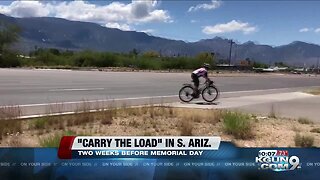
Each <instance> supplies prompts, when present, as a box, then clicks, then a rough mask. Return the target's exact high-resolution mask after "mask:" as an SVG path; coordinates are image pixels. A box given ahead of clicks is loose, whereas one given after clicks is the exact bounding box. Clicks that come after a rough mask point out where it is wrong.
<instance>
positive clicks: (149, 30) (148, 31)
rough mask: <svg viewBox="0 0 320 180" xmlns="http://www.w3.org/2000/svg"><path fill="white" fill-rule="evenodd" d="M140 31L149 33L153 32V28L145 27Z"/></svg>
mask: <svg viewBox="0 0 320 180" xmlns="http://www.w3.org/2000/svg"><path fill="white" fill-rule="evenodd" d="M140 32H144V33H147V34H151V33H154V32H155V30H154V29H145V30H141V31H140Z"/></svg>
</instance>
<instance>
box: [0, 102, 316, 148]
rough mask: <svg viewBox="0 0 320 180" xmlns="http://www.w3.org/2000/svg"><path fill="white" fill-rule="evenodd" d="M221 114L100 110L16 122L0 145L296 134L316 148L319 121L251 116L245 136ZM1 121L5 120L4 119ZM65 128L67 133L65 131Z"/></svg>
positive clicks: (264, 142) (291, 137) (261, 139)
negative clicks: (78, 138) (77, 138)
mask: <svg viewBox="0 0 320 180" xmlns="http://www.w3.org/2000/svg"><path fill="white" fill-rule="evenodd" d="M222 114H223V113H222V112H221V111H217V110H201V109H181V108H167V107H144V108H141V107H140V108H133V109H120V110H113V111H101V112H98V113H85V114H78V115H68V116H57V117H45V118H40V119H39V118H38V119H27V120H16V121H19V124H20V126H21V127H19V128H17V129H19V130H15V131H12V132H10V133H5V131H4V130H3V132H2V138H1V141H0V146H1V147H46V145H43V143H41V142H43V141H44V140H47V139H49V138H51V137H53V136H56V135H60V136H62V135H66V134H69V135H70V134H71V135H95V136H180V135H184V136H191V135H193V136H220V137H221V138H222V141H231V142H233V143H234V144H235V145H237V146H239V147H296V145H295V135H296V134H297V133H299V134H301V135H307V136H310V137H313V138H314V143H313V146H315V147H320V124H317V123H313V122H310V121H308V120H306V122H301V121H300V122H299V121H298V120H293V119H284V118H269V117H259V116H258V117H256V116H254V115H250V121H252V123H251V124H252V128H251V131H252V134H253V136H252V137H251V138H249V139H237V138H235V137H234V136H233V135H231V134H228V133H226V131H225V128H224V123H223V121H224V119H223V115H222ZM2 121H3V120H2ZM66 132H68V133H66Z"/></svg>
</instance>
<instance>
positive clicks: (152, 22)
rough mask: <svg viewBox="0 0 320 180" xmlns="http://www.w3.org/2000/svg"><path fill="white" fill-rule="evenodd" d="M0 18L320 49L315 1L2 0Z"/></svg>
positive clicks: (319, 20) (319, 16)
mask: <svg viewBox="0 0 320 180" xmlns="http://www.w3.org/2000/svg"><path fill="white" fill-rule="evenodd" d="M0 13H2V14H6V15H9V16H13V17H48V16H49V17H59V18H65V19H69V20H76V21H87V22H94V23H97V24H100V25H101V26H105V27H111V28H119V29H121V30H125V31H140V32H146V33H148V34H150V35H154V36H160V37H164V38H168V39H176V40H183V41H187V42H195V41H199V40H201V39H209V38H214V37H216V36H219V37H223V38H228V39H233V40H234V41H236V42H238V43H245V42H247V41H253V42H255V43H257V44H267V45H272V46H279V45H285V44H289V43H291V42H293V41H305V42H308V43H314V44H320V1H315V0H313V1H302V0H301V1H298V0H294V1H282V0H278V1H276V0H273V1H260V0H251V1H242V0H237V1H236V0H234V1H231V0H227V1H220V0H205V1H192V0H187V1H186V0H184V1H183V0H175V1H174V0H132V1H128V0H127V1H123V0H118V1H104V0H77V1H72V0H69V1H63V0H55V1H43V0H42V1H41V0H40V1H37V0H33V1H31V0H29V1H2V0H1V1H0Z"/></svg>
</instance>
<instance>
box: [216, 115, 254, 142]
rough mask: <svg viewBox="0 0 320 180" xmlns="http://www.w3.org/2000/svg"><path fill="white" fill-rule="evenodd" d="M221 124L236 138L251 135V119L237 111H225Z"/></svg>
mask: <svg viewBox="0 0 320 180" xmlns="http://www.w3.org/2000/svg"><path fill="white" fill-rule="evenodd" d="M222 118H223V126H224V129H225V131H226V132H227V133H228V134H231V135H233V136H234V137H235V138H238V139H248V138H251V137H252V135H253V134H252V121H251V119H250V116H249V115H247V114H243V113H239V112H225V113H223V114H222Z"/></svg>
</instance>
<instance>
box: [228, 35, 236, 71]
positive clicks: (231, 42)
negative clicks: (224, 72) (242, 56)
mask: <svg viewBox="0 0 320 180" xmlns="http://www.w3.org/2000/svg"><path fill="white" fill-rule="evenodd" d="M234 43H235V42H234V41H233V40H232V39H231V40H230V51H229V66H230V65H231V52H232V44H234Z"/></svg>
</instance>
